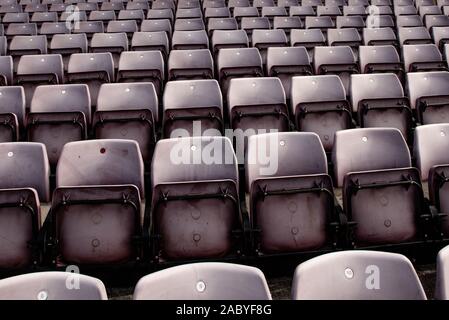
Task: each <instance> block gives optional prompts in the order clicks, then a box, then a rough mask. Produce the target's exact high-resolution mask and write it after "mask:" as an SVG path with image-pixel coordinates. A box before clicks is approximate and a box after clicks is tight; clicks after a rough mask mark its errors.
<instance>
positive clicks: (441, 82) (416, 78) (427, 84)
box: [407, 71, 449, 109]
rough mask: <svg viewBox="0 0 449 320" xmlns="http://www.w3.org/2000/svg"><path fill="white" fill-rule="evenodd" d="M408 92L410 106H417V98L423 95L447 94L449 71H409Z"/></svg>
mask: <svg viewBox="0 0 449 320" xmlns="http://www.w3.org/2000/svg"><path fill="white" fill-rule="evenodd" d="M407 92H408V96H409V98H410V106H411V107H412V108H413V109H414V108H415V107H416V102H417V99H419V98H422V97H430V96H438V95H443V96H447V95H448V92H449V72H446V71H433V72H409V73H407Z"/></svg>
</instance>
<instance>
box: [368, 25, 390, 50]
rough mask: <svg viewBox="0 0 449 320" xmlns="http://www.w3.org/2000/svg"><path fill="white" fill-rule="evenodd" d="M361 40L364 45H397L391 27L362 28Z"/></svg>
mask: <svg viewBox="0 0 449 320" xmlns="http://www.w3.org/2000/svg"><path fill="white" fill-rule="evenodd" d="M363 42H364V44H365V46H379V45H393V46H397V45H398V41H397V38H396V34H395V33H394V31H393V29H392V28H364V29H363Z"/></svg>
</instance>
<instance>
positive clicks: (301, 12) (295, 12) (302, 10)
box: [290, 5, 316, 24]
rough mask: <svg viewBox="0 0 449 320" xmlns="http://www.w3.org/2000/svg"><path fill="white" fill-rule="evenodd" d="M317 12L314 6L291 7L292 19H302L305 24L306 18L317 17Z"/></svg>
mask: <svg viewBox="0 0 449 320" xmlns="http://www.w3.org/2000/svg"><path fill="white" fill-rule="evenodd" d="M315 15H316V13H315V10H314V9H313V7H312V6H305V5H302V6H293V7H290V16H291V17H299V18H300V19H301V22H302V23H303V24H304V23H305V21H306V17H309V16H311V17H313V16H315Z"/></svg>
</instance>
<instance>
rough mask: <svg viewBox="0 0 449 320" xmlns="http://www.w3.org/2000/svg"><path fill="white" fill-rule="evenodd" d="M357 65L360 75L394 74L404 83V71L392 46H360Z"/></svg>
mask: <svg viewBox="0 0 449 320" xmlns="http://www.w3.org/2000/svg"><path fill="white" fill-rule="evenodd" d="M359 64H360V71H361V72H362V73H394V74H396V75H397V76H398V77H399V79H400V80H401V81H404V69H403V67H402V63H401V61H400V58H399V55H398V52H397V51H396V48H395V47H394V46H392V45H385V46H360V47H359Z"/></svg>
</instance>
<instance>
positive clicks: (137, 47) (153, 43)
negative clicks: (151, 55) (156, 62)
mask: <svg viewBox="0 0 449 320" xmlns="http://www.w3.org/2000/svg"><path fill="white" fill-rule="evenodd" d="M131 50H133V51H150V50H156V51H160V53H161V54H162V56H163V58H164V61H166V60H167V58H168V52H169V44H168V37H167V33H166V32H164V31H155V32H134V33H133V37H132V39H131Z"/></svg>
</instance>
